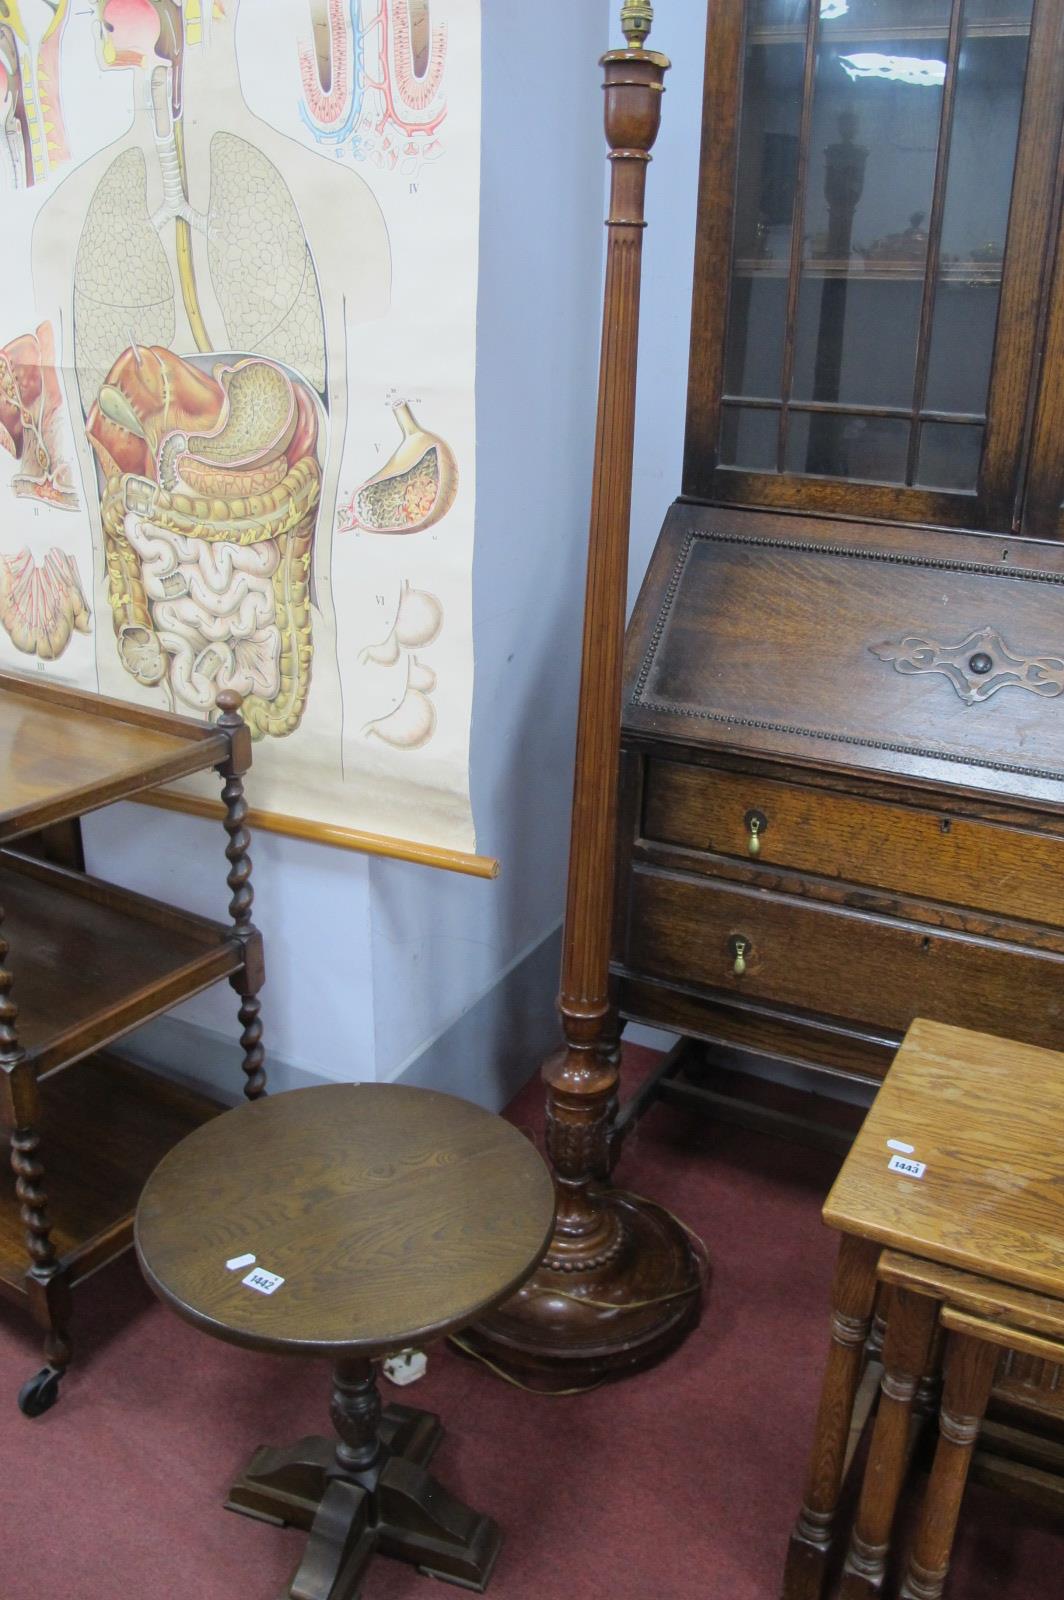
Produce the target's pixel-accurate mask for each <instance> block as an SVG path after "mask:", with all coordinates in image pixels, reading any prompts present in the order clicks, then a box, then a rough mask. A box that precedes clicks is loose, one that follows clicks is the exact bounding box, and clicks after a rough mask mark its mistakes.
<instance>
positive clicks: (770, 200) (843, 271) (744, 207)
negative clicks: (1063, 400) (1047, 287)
mask: <svg viewBox="0 0 1064 1600" xmlns="http://www.w3.org/2000/svg"><path fill="white" fill-rule="evenodd" d="M1062 13H1064V3H1062V0H746V3H745V4H744V3H743V0H711V3H710V15H709V31H708V49H707V92H706V121H705V128H704V139H703V161H702V171H701V193H700V197H699V224H698V236H697V249H696V281H695V294H694V306H693V327H692V346H691V348H692V361H691V374H690V389H689V408H688V430H687V448H686V457H685V468H684V473H685V476H684V492H685V493H686V494H688V495H690V496H692V497H694V498H698V499H712V500H723V501H726V502H732V503H737V504H747V505H767V506H780V507H795V508H799V509H804V510H816V511H828V512H831V511H836V512H841V513H851V514H858V515H862V516H869V515H873V516H882V517H887V518H893V519H897V520H902V521H918V522H937V523H942V524H946V525H960V526H968V527H975V528H987V529H993V530H998V529H1002V530H1004V529H1010V528H1012V527H1014V526H1015V507H1016V498H1017V491H1018V486H1019V476H1020V463H1021V458H1022V454H1023V439H1024V433H1025V430H1026V428H1027V426H1028V406H1027V394H1028V391H1029V388H1030V384H1031V373H1032V369H1033V365H1034V360H1035V349H1036V343H1037V329H1038V307H1039V303H1040V295H1041V293H1042V285H1043V275H1044V274H1043V266H1044V259H1045V252H1046V246H1047V232H1048V219H1049V215H1050V211H1051V205H1052V195H1053V187H1054V178H1055V168H1056V151H1057V146H1058V142H1059V131H1060V121H1061V109H1062V99H1064V90H1062V81H1064V57H1062V54H1061V37H1060V36H1061V16H1062Z"/></svg>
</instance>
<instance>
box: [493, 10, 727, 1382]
mask: <svg viewBox="0 0 1064 1600" xmlns="http://www.w3.org/2000/svg"><path fill="white" fill-rule="evenodd" d="M652 15H653V12H652V7H651V5H650V4H648V3H645V0H643V3H637V0H633V3H631V4H628V5H625V6H624V7H623V9H622V12H621V20H622V26H623V28H624V31H625V36H626V38H627V40H628V48H627V49H625V50H611V51H610V52H609V53H608V54H607V55H605V56H604V57H603V58H602V66H603V68H604V72H605V84H604V87H605V92H606V139H607V142H608V144H609V159H610V163H611V182H610V209H609V217H608V219H607V224H606V226H607V229H608V247H607V258H606V289H605V306H604V312H603V326H602V352H601V363H600V371H599V395H598V429H597V434H596V441H595V462H594V478H593V484H592V501H591V521H590V532H589V539H588V565H587V590H586V597H585V606H584V638H583V658H582V665H581V676H580V711H579V721H578V729H577V745H576V774H575V780H574V789H573V812H572V832H571V839H570V853H569V882H568V892H567V899H566V916H565V937H564V947H563V956H562V977H561V996H560V1001H559V1007H560V1011H561V1018H562V1025H563V1029H564V1034H565V1047H564V1049H562V1050H561V1051H559V1052H558V1054H557V1055H555V1056H552V1057H551V1058H550V1059H549V1060H548V1061H547V1062H546V1063H545V1065H544V1068H543V1077H544V1081H545V1084H546V1090H547V1149H548V1155H549V1157H550V1161H551V1165H552V1168H553V1171H554V1177H555V1183H556V1189H557V1202H558V1212H557V1222H556V1226H555V1233H554V1237H553V1240H552V1243H551V1246H550V1249H549V1251H548V1254H547V1257H546V1259H545V1261H544V1264H543V1266H542V1267H541V1269H540V1270H539V1271H538V1272H537V1273H536V1275H535V1277H534V1278H533V1279H532V1280H531V1281H530V1282H529V1283H528V1284H527V1285H526V1286H525V1288H524V1289H522V1290H521V1291H520V1293H519V1294H517V1295H516V1296H514V1298H513V1299H511V1300H510V1301H508V1302H507V1303H506V1305H504V1306H503V1307H501V1308H500V1310H499V1311H497V1312H495V1313H493V1314H492V1316H491V1318H490V1319H488V1320H487V1321H486V1322H484V1323H480V1324H478V1325H477V1327H476V1328H475V1329H472V1330H470V1332H469V1335H468V1338H469V1342H470V1343H471V1344H472V1345H473V1347H474V1348H475V1349H477V1350H479V1351H480V1352H481V1353H483V1354H486V1355H489V1356H490V1357H491V1358H492V1359H493V1360H494V1361H496V1362H499V1363H500V1364H502V1365H503V1366H506V1367H509V1368H511V1369H516V1370H518V1371H520V1370H524V1371H527V1372H535V1373H541V1374H548V1373H549V1374H551V1375H564V1376H565V1378H566V1379H567V1380H571V1381H573V1382H574V1383H582V1382H586V1381H594V1380H597V1379H599V1378H602V1377H605V1376H610V1375H614V1374H619V1373H621V1372H624V1371H625V1370H631V1369H634V1368H635V1367H638V1366H642V1365H645V1364H646V1363H648V1362H650V1361H653V1360H655V1359H656V1358H657V1357H658V1356H660V1355H663V1354H664V1353H665V1352H666V1351H667V1350H669V1349H671V1348H672V1347H673V1346H674V1345H675V1344H677V1343H678V1342H679V1341H680V1340H681V1339H682V1338H683V1337H684V1335H685V1334H686V1333H687V1332H688V1330H689V1329H690V1328H691V1327H692V1326H693V1325H694V1323H695V1321H696V1320H697V1317H698V1310H699V1301H700V1293H701V1280H700V1274H699V1268H698V1263H697V1261H696V1259H695V1256H694V1253H693V1251H692V1249H691V1246H690V1243H689V1241H688V1239H687V1236H686V1234H685V1233H684V1231H683V1229H682V1228H681V1227H680V1226H679V1225H678V1224H677V1223H676V1222H675V1221H674V1220H673V1219H672V1218H671V1217H670V1216H668V1215H667V1214H666V1213H665V1212H664V1211H662V1210H660V1209H659V1208H658V1207H656V1206H654V1205H653V1204H651V1203H650V1202H647V1201H644V1200H641V1199H638V1198H636V1197H634V1196H632V1195H629V1194H625V1193H623V1192H621V1191H619V1190H617V1189H614V1188H611V1187H609V1185H608V1183H607V1182H606V1181H605V1180H604V1176H603V1175H604V1174H605V1173H606V1172H607V1170H608V1167H609V1154H608V1147H609V1133H610V1122H611V1118H612V1116H613V1114H614V1113H615V1110H616V1102H617V1086H618V1073H617V1064H616V1058H617V1053H618V1052H617V1024H616V1018H615V1015H614V1013H613V1011H612V1008H611V1005H610V992H609V963H610V945H611V934H612V921H613V900H614V874H615V870H616V854H617V785H618V763H619V759H620V723H621V670H622V656H623V650H624V625H625V609H626V600H627V588H628V525H629V519H630V516H631V504H632V455H633V449H634V442H635V392H636V353H637V346H638V334H639V282H640V263H641V256H642V248H643V230H644V228H645V226H646V223H645V220H644V194H645V189H646V176H647V166H648V164H649V161H650V150H651V147H652V145H653V143H654V139H655V137H656V135H657V131H658V125H659V122H660V118H661V97H662V93H663V89H664V77H665V72H666V70H667V68H668V66H669V62H668V60H667V58H666V57H665V56H663V55H659V54H657V53H656V52H654V51H651V50H647V49H646V48H645V47H644V40H645V38H646V36H647V34H648V33H649V31H650V24H651V20H652Z"/></svg>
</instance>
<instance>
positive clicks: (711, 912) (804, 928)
mask: <svg viewBox="0 0 1064 1600" xmlns="http://www.w3.org/2000/svg"><path fill="white" fill-rule="evenodd" d="M626 946H627V947H626V950H625V951H624V952H623V955H622V960H623V963H624V965H625V967H627V968H628V970H630V971H634V972H638V973H639V974H640V975H646V976H648V977H657V978H662V979H665V980H668V981H672V982H677V983H682V984H687V985H693V986H697V987H700V988H708V989H713V990H718V991H724V992H725V993H730V994H733V995H736V996H739V995H743V996H747V997H748V998H749V999H751V1000H756V1001H758V1002H768V1003H769V1004H771V1005H774V1006H780V1007H782V1008H798V1009H800V1010H802V1011H804V1012H813V1013H818V1014H821V1015H824V1016H828V1017H836V1018H839V1019H845V1020H850V1021H854V1022H860V1023H862V1024H863V1025H865V1026H869V1025H871V1026H875V1027H880V1028H884V1029H889V1030H891V1031H892V1032H895V1033H903V1032H904V1031H905V1029H906V1028H907V1027H908V1025H909V1023H910V1022H911V1021H912V1019H913V1018H914V1017H930V1018H932V1019H933V1020H935V1021H936V1022H949V1023H954V1024H956V1025H958V1026H961V1027H965V1028H973V1029H976V1030H982V1031H983V1032H985V1033H996V1034H1004V1035H1007V1036H1009V1037H1013V1038H1016V1039H1022V1040H1026V1041H1028V1042H1030V1043H1032V1044H1043V1045H1051V1046H1054V1047H1059V1045H1060V1043H1061V1040H1062V1037H1064V1024H1062V1015H1064V957H1061V956H1056V955H1051V954H1047V953H1045V952H1042V951H1033V950H1032V951H1029V950H1024V949H1021V948H1019V947H1017V946H1015V945H1005V944H1002V943H999V942H997V941H993V942H991V941H987V940H978V939H973V938H971V937H969V936H967V935H963V934H953V935H951V934H944V933H928V932H926V931H925V930H924V929H923V928H920V927H915V926H914V925H913V924H911V923H906V922H895V921H893V920H891V919H890V918H886V917H877V916H872V915H869V914H867V913H863V912H859V911H848V910H844V909H842V908H839V907H835V906H827V905H822V904H816V903H813V902H810V901H797V900H794V899H791V898H789V897H787V896H785V895H777V894H770V893H767V892H766V891H765V890H760V889H747V888H743V887H741V886H738V885H735V884H725V883H721V882H717V881H714V880H712V879H710V880H701V879H697V878H689V877H686V876H683V875H681V874H678V873H670V872H662V871H659V870H658V869H656V868H652V867H636V868H635V870H634V871H633V873H632V882H631V899H630V902H629V917H628V930H627V939H626ZM740 946H741V950H740ZM740 953H741V955H742V961H741V962H740V963H739V966H740V968H741V969H742V970H741V971H737V970H736V966H737V955H738V954H740Z"/></svg>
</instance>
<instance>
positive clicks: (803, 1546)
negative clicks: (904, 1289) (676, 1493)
mask: <svg viewBox="0 0 1064 1600" xmlns="http://www.w3.org/2000/svg"><path fill="white" fill-rule="evenodd" d="M879 1254H880V1246H879V1245H878V1244H876V1243H874V1242H873V1241H872V1240H870V1239H859V1238H856V1237H854V1236H852V1235H850V1234H843V1236H842V1238H841V1239H840V1241H839V1258H838V1262H837V1264H836V1267H835V1280H834V1283H833V1285H832V1314H831V1346H830V1349H829V1351H828V1364H827V1370H826V1372H825V1373H824V1381H823V1386H822V1388H821V1391H820V1407H819V1410H818V1412H817V1419H816V1428H815V1432H814V1442H813V1457H812V1460H811V1462H810V1465H809V1476H808V1479H807V1483H806V1491H805V1499H804V1500H803V1502H802V1509H801V1511H800V1512H799V1513H798V1521H797V1523H796V1524H795V1529H794V1532H793V1533H792V1534H791V1542H790V1548H789V1550H788V1552H787V1565H786V1567H785V1569H784V1575H783V1600H819V1596H820V1593H821V1589H822V1588H823V1583H824V1576H825V1571H826V1568H827V1562H828V1557H829V1556H830V1554H831V1547H832V1537H833V1532H834V1525H835V1511H836V1507H837V1506H838V1500H839V1491H840V1489H841V1487H842V1471H843V1465H844V1463H845V1460H846V1441H847V1438H848V1436H849V1429H850V1417H851V1415H852V1413H853V1403H854V1397H855V1395H856V1393H857V1385H858V1383H859V1381H860V1377H861V1366H862V1362H863V1359H864V1345H865V1340H866V1339H867V1338H868V1330H869V1328H870V1327H871V1323H872V1310H873V1307H874V1305H875V1298H876V1263H877V1261H878V1260H879Z"/></svg>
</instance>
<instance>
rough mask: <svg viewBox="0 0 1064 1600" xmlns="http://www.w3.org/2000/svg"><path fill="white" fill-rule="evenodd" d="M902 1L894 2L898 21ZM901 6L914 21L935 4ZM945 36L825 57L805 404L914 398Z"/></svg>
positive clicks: (819, 87)
mask: <svg viewBox="0 0 1064 1600" xmlns="http://www.w3.org/2000/svg"><path fill="white" fill-rule="evenodd" d="M897 7H898V0H894V8H895V13H894V14H895V15H896V14H897ZM902 9H904V11H905V12H906V13H907V15H908V18H909V20H910V22H912V21H914V20H920V21H922V20H924V19H925V18H928V17H931V18H932V19H933V17H934V15H935V7H934V4H933V3H929V4H926V5H925V4H919V5H916V4H909V5H906V6H904V7H903V8H902ZM945 74H946V52H945V41H944V39H934V38H926V37H925V38H921V37H919V35H917V34H916V33H915V32H914V33H911V34H909V35H905V34H899V35H898V36H896V37H893V38H891V39H889V40H888V41H886V44H885V46H884V48H883V49H882V50H865V49H857V48H854V47H853V46H852V45H851V43H850V42H848V41H846V40H843V39H835V38H834V37H833V36H830V28H829V26H828V25H827V24H825V25H824V28H823V30H822V38H821V42H820V45H819V48H818V53H817V68H816V85H815V90H814V99H813V121H812V134H811V142H810V159H809V181H808V192H807V195H806V209H805V226H804V229H803V233H804V238H803V263H802V281H801V289H800V293H799V306H798V327H797V330H796V334H797V337H796V343H795V362H794V387H793V393H794V397H795V398H796V399H810V400H822V401H836V400H841V401H843V402H844V403H850V404H855V405H893V406H908V405H911V403H912V391H913V381H914V378H915V373H916V347H917V339H918V335H919V328H920V307H921V300H922V282H923V274H924V269H925V264H926V259H927V241H928V234H927V221H928V216H929V213H930V210H931V198H932V190H933V187H934V176H935V158H936V153H937V149H938V135H939V119H940V115H941V110H942V86H943V82H944V80H945Z"/></svg>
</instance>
